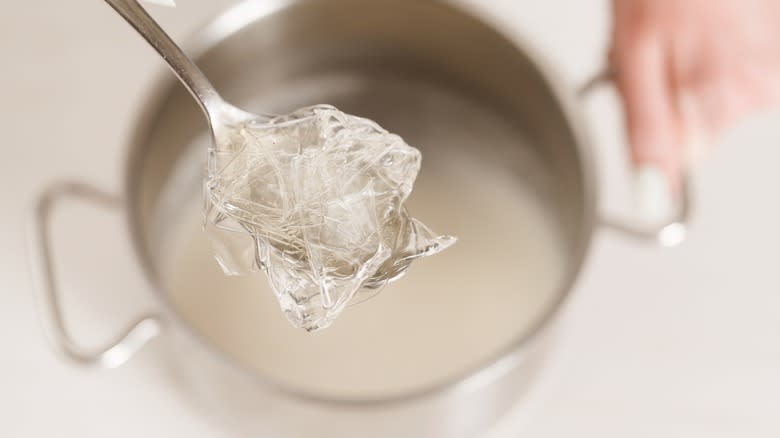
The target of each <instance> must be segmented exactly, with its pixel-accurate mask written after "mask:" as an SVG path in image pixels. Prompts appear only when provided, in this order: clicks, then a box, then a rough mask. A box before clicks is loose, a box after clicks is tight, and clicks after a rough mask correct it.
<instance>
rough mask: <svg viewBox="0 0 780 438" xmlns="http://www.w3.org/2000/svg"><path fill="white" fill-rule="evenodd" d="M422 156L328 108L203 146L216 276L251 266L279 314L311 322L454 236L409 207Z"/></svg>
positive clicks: (263, 123)
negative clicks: (207, 149)
mask: <svg viewBox="0 0 780 438" xmlns="http://www.w3.org/2000/svg"><path fill="white" fill-rule="evenodd" d="M420 163H421V154H420V151H418V150H417V149H415V148H413V147H411V146H409V145H407V144H406V143H405V142H404V141H403V139H401V137H399V136H397V135H394V134H391V133H389V132H387V131H386V130H384V129H382V128H381V127H380V126H379V125H377V124H376V123H375V122H373V121H371V120H368V119H364V118H360V117H356V116H352V115H349V114H345V113H343V112H341V111H339V110H337V109H336V108H334V107H332V106H326V105H318V106H314V107H308V108H303V109H300V110H297V111H295V112H293V113H291V114H289V115H285V116H279V117H275V118H271V119H267V120H255V121H251V122H247V123H245V124H244V125H242V126H240V127H238V129H236V130H235V134H234V136H233V137H232V138H229V139H227V141H223V142H221V143H220V144H218V145H216V146H215V147H213V148H212V149H211V150H210V155H209V173H208V178H207V180H206V183H205V202H206V203H205V211H206V222H205V226H206V230H207V232H208V234H209V237H210V238H211V241H212V245H213V247H214V249H215V252H216V257H217V260H218V262H219V264H220V266H221V267H222V269H223V271H224V272H225V273H226V274H230V275H240V274H245V273H247V272H249V271H253V270H258V269H259V270H262V271H264V272H265V273H266V274H267V278H268V282H269V284H270V286H271V289H273V291H274V293H275V294H276V297H277V299H278V301H279V304H280V306H281V309H282V311H283V312H284V313H285V315H286V317H287V319H288V320H289V321H290V322H291V323H292V324H293V325H294V326H296V327H301V328H304V329H306V330H310V331H311V330H317V329H321V328H324V327H327V326H328V325H330V324H331V323H332V322H333V320H334V319H335V318H336V317H337V316H338V315H339V314H340V313H341V312H342V311H343V310H344V308H345V306H346V305H347V304H348V303H350V302H351V301H353V300H354V299H355V298H356V296H357V295H359V294H360V291H361V290H362V291H366V290H370V289H378V288H381V287H382V286H384V285H385V284H387V283H388V282H390V281H392V280H394V279H396V278H398V277H400V276H401V275H403V274H404V273H405V272H406V269H407V268H408V267H409V264H410V263H411V262H412V261H413V260H414V259H416V258H419V257H423V256H427V255H432V254H435V253H437V252H439V251H442V250H443V249H445V248H447V247H448V246H450V245H452V243H454V241H455V239H454V238H453V237H450V236H439V235H437V234H435V233H433V232H432V231H431V230H430V229H429V228H427V227H426V226H425V225H423V224H422V223H421V222H420V221H418V220H416V219H414V218H413V217H411V216H410V215H409V212H408V211H407V209H406V206H405V202H406V200H407V198H408V197H409V195H410V194H411V192H412V187H413V185H414V181H415V179H416V177H417V173H418V172H419V170H420Z"/></svg>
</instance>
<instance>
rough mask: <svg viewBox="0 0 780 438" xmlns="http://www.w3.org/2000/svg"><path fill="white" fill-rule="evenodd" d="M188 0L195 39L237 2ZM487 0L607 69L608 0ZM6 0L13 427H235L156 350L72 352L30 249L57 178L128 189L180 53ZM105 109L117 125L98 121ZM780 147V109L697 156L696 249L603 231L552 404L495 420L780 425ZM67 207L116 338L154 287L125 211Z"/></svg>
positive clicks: (67, 231) (63, 233)
mask: <svg viewBox="0 0 780 438" xmlns="http://www.w3.org/2000/svg"><path fill="white" fill-rule="evenodd" d="M178 3H179V8H177V9H165V8H159V7H154V6H152V7H150V9H151V10H152V12H153V14H154V15H155V16H156V17H158V18H159V19H160V21H161V22H163V23H164V25H165V26H166V27H167V28H168V29H170V31H171V33H172V34H173V35H174V37H177V38H183V37H184V36H186V35H187V34H189V33H191V32H193V31H194V30H195V29H196V28H197V25H198V24H200V23H202V22H203V21H204V20H205V19H206V18H207V17H209V16H210V15H212V14H213V13H215V12H217V11H218V10H220V9H221V8H223V7H224V6H225V5H227V4H230V3H232V2H231V1H225V0H220V1H216V0H208V1H206V0H179V2H178ZM470 3H473V4H477V3H479V2H478V1H477V0H473V1H471V2H470ZM482 3H483V5H482V6H479V8H481V9H483V10H484V12H485V13H486V14H487V15H490V16H493V17H494V19H495V20H497V21H500V22H501V23H502V26H503V27H504V28H513V29H516V31H517V32H518V33H519V34H522V35H525V36H526V37H527V38H528V39H529V40H530V41H531V42H532V43H533V45H535V46H536V47H537V48H538V49H539V51H540V52H542V53H547V54H548V58H549V59H550V60H551V61H552V63H553V65H554V66H555V67H557V69H558V70H559V71H560V72H561V73H562V75H563V76H564V78H566V79H567V80H568V82H569V83H570V84H571V86H572V88H574V87H575V86H576V84H578V83H582V82H583V81H584V80H585V79H586V78H587V77H588V76H589V75H591V74H592V73H594V72H595V71H596V70H598V67H599V64H600V63H601V62H602V60H603V58H604V50H605V43H606V35H607V28H608V20H607V1H606V0H599V1H596V0H554V1H542V0H491V1H490V2H482ZM487 3H489V4H490V5H489V6H485V4H487ZM3 9H4V10H3V13H2V14H0V53H2V54H3V55H4V57H5V59H4V61H3V64H2V68H0V82H1V83H2V84H3V87H2V90H0V97H2V100H1V101H2V104H3V108H2V110H0V111H2V112H1V114H2V117H0V126H1V127H2V132H3V148H2V152H3V154H4V157H3V159H2V160H0V170H1V171H0V200H1V201H2V216H3V222H2V224H3V226H2V227H1V228H0V270H2V271H1V272H2V275H0V290H1V291H2V293H0V344H2V345H3V348H4V352H3V354H2V359H1V360H0V435H2V436H5V437H48V436H52V435H56V436H79V437H101V438H102V437H104V436H107V435H110V436H114V437H135V436H145V437H168V436H187V437H191V438H196V437H204V438H205V437H225V436H228V432H227V431H224V430H222V429H221V428H220V427H219V426H218V425H217V424H215V423H214V422H213V421H210V419H209V418H208V416H204V415H202V414H201V413H196V412H195V411H194V410H192V409H190V407H189V406H188V405H187V403H185V402H183V400H182V399H181V398H179V397H178V396H177V395H176V394H174V393H173V392H172V391H170V390H169V388H168V386H167V382H166V381H165V377H164V376H163V374H162V373H160V372H159V370H157V369H156V367H155V363H154V361H152V360H150V357H151V356H153V355H154V354H155V352H154V350H155V348H156V346H153V347H152V348H151V349H150V350H151V351H148V352H145V354H142V355H140V357H139V358H138V359H134V360H133V361H131V362H130V363H129V364H127V366H125V367H122V368H120V369H117V370H114V371H96V370H82V369H78V368H75V367H72V366H70V365H68V364H65V363H63V362H62V361H61V360H60V359H59V357H57V356H55V355H54V354H52V352H51V351H50V349H49V346H48V345H47V344H46V343H45V342H44V339H43V336H42V333H41V330H40V328H39V324H38V320H37V314H36V310H35V307H34V301H33V293H32V290H33V289H32V284H31V281H30V275H29V274H28V272H29V270H28V266H27V258H26V242H25V240H26V239H25V237H26V235H25V226H26V225H27V223H26V222H27V221H28V219H29V216H28V213H29V207H30V205H31V203H32V200H33V199H34V196H35V194H36V193H38V192H39V191H40V190H41V188H42V187H43V185H44V184H45V183H47V182H48V181H50V180H52V179H54V178H57V177H63V176H78V177H79V178H80V179H84V180H86V181H90V182H94V183H96V184H98V185H100V186H102V187H105V188H107V189H109V190H111V189H113V190H118V189H119V187H120V186H121V175H122V170H123V163H122V159H123V158H124V154H125V150H124V148H123V145H124V139H125V138H126V136H127V134H128V130H129V129H130V121H131V115H134V114H135V111H136V110H137V108H138V107H139V106H140V103H141V99H142V98H143V97H142V96H143V95H144V93H143V91H144V90H146V89H147V87H148V86H149V84H150V83H151V81H152V75H150V74H149V72H156V71H159V70H158V69H159V67H160V61H159V60H158V59H157V58H156V57H155V55H154V54H153V53H152V51H151V50H149V49H148V48H147V47H145V45H144V44H142V43H141V41H140V40H139V39H138V37H137V36H136V35H135V34H134V33H133V32H131V31H130V29H129V28H128V27H127V26H126V25H125V24H124V23H122V22H121V21H120V20H119V18H118V17H116V16H115V14H114V13H113V12H112V11H111V10H110V9H109V8H108V7H107V6H105V5H103V4H101V2H64V1H63V2H51V1H43V0H30V1H25V2H23V1H18V2H13V3H9V4H7V5H4V8H3ZM584 109H585V110H586V112H587V114H588V116H589V122H590V123H591V124H592V125H593V133H594V135H595V139H596V143H597V144H598V148H599V151H598V152H599V156H598V157H597V158H598V160H597V161H598V162H599V169H600V173H601V175H602V176H603V178H602V189H603V190H602V191H603V194H604V196H603V203H604V204H605V205H604V208H605V209H607V210H609V211H618V212H619V211H626V210H627V209H628V206H629V205H630V200H629V199H628V191H627V190H626V188H625V186H626V183H627V181H628V180H627V179H626V174H625V170H624V169H623V168H624V164H623V151H622V142H623V135H622V128H621V125H620V109H619V106H618V104H617V102H616V100H615V99H614V96H610V94H609V93H602V94H600V95H598V96H595V97H594V98H593V99H591V101H590V102H588V104H587V105H585V107H584ZM112 115H113V116H112ZM90 120H96V121H97V123H98V125H97V126H93V129H86V128H87V126H88V124H89V121H90ZM779 143H780V112H774V113H769V114H764V115H761V116H759V117H756V118H754V119H752V120H749V121H747V122H745V123H743V124H741V125H740V126H738V127H736V128H735V129H734V130H732V131H731V132H729V133H728V134H727V135H726V137H725V138H724V139H723V141H722V142H721V144H720V145H719V146H718V148H717V150H716V151H715V153H714V155H713V156H712V157H710V159H709V160H708V161H707V162H706V163H704V164H703V165H702V166H700V168H699V169H697V172H696V175H695V177H696V178H695V183H696V188H695V189H696V190H695V194H696V205H695V212H694V213H695V223H694V226H693V228H692V232H691V235H690V238H689V240H688V241H687V242H686V243H685V244H684V246H683V247H681V248H678V249H675V250H660V249H655V248H651V247H648V246H645V245H640V244H636V243H633V242H630V241H628V240H626V239H624V238H622V237H621V236H619V235H616V234H614V233H609V232H604V233H600V234H599V235H598V236H597V237H596V239H595V242H594V247H593V249H592V251H591V254H590V258H589V260H588V263H587V265H586V266H585V269H584V271H583V273H582V276H581V279H580V281H579V283H578V286H577V290H576V293H575V295H574V299H573V300H572V301H571V302H570V303H569V305H568V307H567V308H566V312H565V325H564V330H563V331H562V335H561V336H560V339H559V342H558V344H557V349H556V350H555V352H554V355H553V357H552V360H551V361H550V364H549V367H548V368H547V369H546V371H545V373H544V375H543V376H544V379H543V383H544V384H543V385H540V386H538V387H537V389H536V391H535V392H534V393H533V394H532V396H531V398H530V399H528V402H529V403H530V405H531V406H532V407H533V409H530V410H527V409H526V408H523V409H518V413H516V414H515V415H513V416H512V417H510V418H508V419H507V420H506V421H505V422H504V423H502V424H501V425H498V426H497V430H496V431H495V433H494V435H495V436H517V434H513V433H512V432H513V431H516V430H519V429H522V430H523V434H524V436H533V437H569V436H574V435H577V436H599V437H602V438H608V437H616V438H617V437H620V438H622V437H627V436H630V437H644V436H647V437H659V436H663V437H676V436H679V437H694V436H696V437H698V436H701V437H708V438H713V437H732V436H749V437H776V436H780V277H778V276H777V275H776V272H777V271H776V270H777V269H778V267H777V264H778V263H779V262H780V256H778V248H780V230H778V228H777V224H779V223H780V198H778V195H777V187H778V186H780V173H778V172H777V163H778V162H780V148H778V147H777V145H778V144H779ZM56 218H57V220H56V225H55V227H54V233H55V234H57V235H58V236H59V238H58V239H56V241H55V245H56V250H57V257H58V259H60V260H62V263H58V266H57V267H58V269H59V272H61V274H60V281H61V283H62V284H63V289H64V295H66V298H65V299H64V305H65V306H66V307H67V309H68V317H69V320H71V321H78V324H75V323H74V324H73V330H74V332H75V333H76V334H77V335H78V336H80V337H81V338H85V339H86V341H100V340H101V339H103V338H101V337H100V336H97V335H95V333H98V334H101V333H105V334H107V335H108V334H110V333H111V332H112V329H115V328H116V325H117V322H118V321H124V320H125V319H126V318H128V317H129V316H131V315H133V314H135V313H136V312H137V311H139V310H141V309H143V308H144V307H145V306H146V305H148V304H149V303H150V302H151V299H150V298H149V297H148V294H147V293H146V292H144V284H143V281H142V280H141V278H140V272H139V269H138V267H137V266H136V264H135V262H134V261H133V259H132V257H131V254H130V246H129V242H128V241H127V237H126V236H125V235H124V234H123V225H122V224H121V223H120V222H121V221H119V220H118V215H116V214H111V213H102V212H96V211H93V210H92V209H90V208H89V207H85V206H82V205H78V204H77V205H74V206H72V207H68V208H63V209H62V210H61V211H59V212H58V213H57V216H56ZM95 336H97V337H95Z"/></svg>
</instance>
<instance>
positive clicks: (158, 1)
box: [143, 0, 176, 8]
mask: <svg viewBox="0 0 780 438" xmlns="http://www.w3.org/2000/svg"><path fill="white" fill-rule="evenodd" d="M143 1H145V2H146V3H152V4H155V5H160V6H170V7H172V8H175V7H176V2H175V1H174V0H143Z"/></svg>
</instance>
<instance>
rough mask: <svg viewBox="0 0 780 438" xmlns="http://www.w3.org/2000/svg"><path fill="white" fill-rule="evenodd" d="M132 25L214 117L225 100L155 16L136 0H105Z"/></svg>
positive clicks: (204, 109)
mask: <svg viewBox="0 0 780 438" xmlns="http://www.w3.org/2000/svg"><path fill="white" fill-rule="evenodd" d="M106 3H108V4H109V5H111V7H112V8H114V10H115V11H117V12H118V13H119V15H121V16H122V17H123V18H124V19H125V20H127V22H128V23H130V25H131V26H133V28H134V29H135V30H136V31H138V33H139V34H141V36H143V37H144V39H145V40H146V41H147V42H149V44H151V45H152V47H154V49H155V50H157V53H159V54H160V56H161V57H162V58H163V59H164V60H165V62H167V63H168V66H170V67H171V70H173V73H174V74H176V77H178V78H179V80H180V81H181V82H182V83H183V84H184V86H185V87H187V90H189V92H190V93H191V94H192V96H193V97H195V100H197V101H198V103H199V104H200V107H201V109H203V112H205V113H206V117H208V119H209V120H210V121H211V119H212V116H214V115H216V114H217V112H218V111H219V108H220V105H221V104H222V98H221V97H220V96H219V94H218V93H217V90H216V89H215V88H214V86H213V85H211V82H209V80H208V78H206V75H205V74H203V72H202V71H201V70H200V69H199V68H198V66H197V65H195V63H194V62H192V60H191V59H190V58H189V57H188V56H187V55H186V54H185V53H184V52H183V51H182V50H181V48H179V46H177V45H176V43H175V42H173V40H172V39H171V37H170V36H168V34H167V33H165V31H164V30H162V28H161V27H160V25H159V24H157V22H156V21H154V19H153V18H152V17H151V16H149V14H148V13H147V12H146V10H145V9H144V8H143V6H141V5H140V4H139V3H138V1H136V0H106Z"/></svg>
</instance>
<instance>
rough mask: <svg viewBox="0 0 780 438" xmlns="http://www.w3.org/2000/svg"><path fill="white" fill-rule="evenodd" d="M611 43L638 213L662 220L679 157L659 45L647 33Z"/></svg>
mask: <svg viewBox="0 0 780 438" xmlns="http://www.w3.org/2000/svg"><path fill="white" fill-rule="evenodd" d="M632 32H634V34H633V35H632V36H631V38H630V40H628V41H621V40H620V39H618V41H616V46H615V52H614V58H613V59H614V67H615V69H616V74H617V83H618V88H619V89H620V93H621V95H622V97H623V102H624V105H625V113H626V127H627V130H628V140H629V144H630V155H631V159H632V162H633V164H634V166H635V167H636V169H637V171H638V172H637V190H638V192H639V193H637V196H638V201H639V205H638V207H639V210H640V214H641V215H642V216H644V217H646V218H647V219H648V220H663V219H665V218H668V216H670V215H671V212H672V209H673V208H672V205H673V198H674V197H675V196H676V194H677V193H678V192H679V190H680V179H681V178H680V176H681V166H682V162H681V157H680V150H681V147H680V134H679V121H678V115H677V107H676V105H675V104H674V102H675V100H674V99H673V97H672V96H673V89H672V81H671V78H670V74H669V72H670V68H669V66H668V62H667V58H666V52H665V50H664V46H663V45H662V43H661V41H660V40H658V39H657V38H655V37H653V36H652V34H650V35H647V34H636V30H633V31H632Z"/></svg>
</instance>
